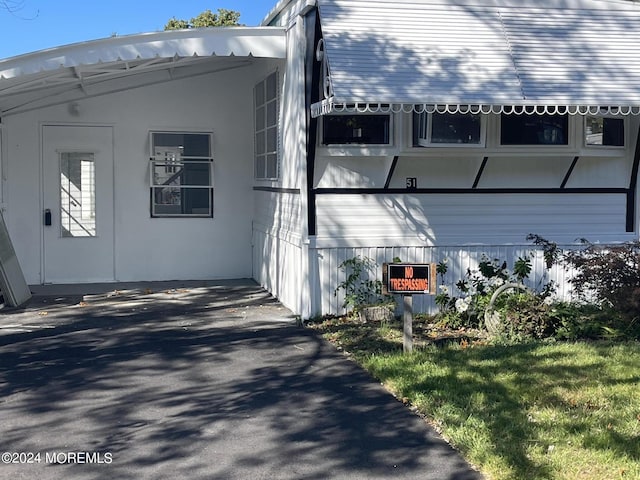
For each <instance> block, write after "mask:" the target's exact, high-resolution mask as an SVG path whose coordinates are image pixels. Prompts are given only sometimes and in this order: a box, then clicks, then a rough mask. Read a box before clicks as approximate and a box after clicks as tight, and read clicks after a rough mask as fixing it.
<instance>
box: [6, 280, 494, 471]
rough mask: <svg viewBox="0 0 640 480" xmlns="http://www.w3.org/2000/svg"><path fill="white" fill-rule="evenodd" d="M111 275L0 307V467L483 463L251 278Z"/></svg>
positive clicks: (309, 467) (447, 467) (399, 467)
mask: <svg viewBox="0 0 640 480" xmlns="http://www.w3.org/2000/svg"><path fill="white" fill-rule="evenodd" d="M116 288H117V290H113V289H114V285H110V286H108V287H106V288H104V287H103V288H98V287H96V288H95V289H94V291H93V292H92V295H89V296H83V295H82V293H83V292H81V291H75V292H71V293H72V294H69V292H63V291H58V292H53V291H49V292H48V293H54V294H55V295H54V296H42V295H41V294H39V295H37V296H36V297H35V298H34V299H33V300H32V302H31V303H30V304H29V305H28V306H27V307H26V308H24V309H20V310H13V311H10V310H7V309H3V310H0V454H2V452H23V453H25V455H22V456H18V455H15V454H14V455H11V456H10V457H7V456H6V455H5V454H2V462H3V463H0V478H3V479H4V478H7V479H8V478H11V479H36V478H37V479H39V480H47V479H56V480H57V479H66V480H75V479H83V480H84V479H87V480H94V479H120V480H128V479H132V480H133V479H136V480H140V479H172V480H176V479H193V480H198V479H203V480H204V479H270V480H271V479H318V480H320V479H322V480H327V479H391V478H392V479H425V480H430V479H433V480H436V479H437V480H472V479H473V480H477V479H480V478H481V477H480V475H479V474H477V473H476V472H474V471H472V470H471V469H470V468H469V466H468V465H466V464H465V463H464V462H463V460H462V459H461V458H460V457H459V455H458V454H456V453H455V452H454V451H453V450H452V449H451V448H450V447H449V446H448V445H447V444H446V443H445V442H444V441H442V440H441V439H440V438H439V437H438V436H437V435H436V434H435V433H434V432H432V431H431V430H430V429H429V428H428V427H427V425H426V424H425V423H424V421H423V420H421V419H420V418H418V417H416V416H415V415H413V414H412V413H410V412H409V410H408V409H406V408H405V407H404V406H403V405H402V404H401V403H399V402H398V401H396V400H395V399H394V398H393V397H392V396H391V395H389V394H388V393H387V392H386V391H385V390H384V389H383V388H382V387H381V386H380V385H379V384H377V383H376V382H375V381H373V380H372V379H371V378H370V377H368V375H367V374H365V373H364V372H363V371H362V370H360V369H359V368H358V367H357V366H356V365H355V364H354V363H353V362H351V361H349V360H348V359H347V358H345V357H344V356H343V355H341V354H339V353H337V352H336V351H335V350H334V349H333V347H332V346H330V345H328V344H327V343H325V342H324V341H322V340H321V339H319V338H318V337H317V336H315V335H314V334H313V332H310V331H309V330H305V329H303V328H301V327H299V326H297V325H296V322H295V319H294V318H293V317H292V316H291V313H290V312H289V311H288V310H286V309H285V308H283V307H282V306H281V305H280V304H279V303H278V302H277V301H275V300H274V299H273V298H272V297H270V296H269V295H268V294H267V293H265V292H264V291H263V290H261V289H260V288H259V287H257V286H256V285H255V284H254V283H252V282H250V281H233V282H216V283H204V282H189V283H182V284H149V285H128V286H123V285H118V286H117V287H116ZM109 289H110V290H109ZM39 293H41V292H39ZM7 460H9V461H10V462H13V461H15V462H17V463H6V462H7ZM25 462H31V463H25Z"/></svg>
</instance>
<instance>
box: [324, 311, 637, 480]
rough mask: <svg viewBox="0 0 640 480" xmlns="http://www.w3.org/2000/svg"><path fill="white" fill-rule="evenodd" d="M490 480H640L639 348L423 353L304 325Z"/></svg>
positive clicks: (340, 328) (365, 331) (339, 326)
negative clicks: (352, 361)
mask: <svg viewBox="0 0 640 480" xmlns="http://www.w3.org/2000/svg"><path fill="white" fill-rule="evenodd" d="M312 327H313V328H316V329H318V330H320V332H321V333H323V334H324V335H325V337H326V338H328V339H329V340H330V341H332V342H333V343H334V344H336V345H337V346H338V347H339V348H340V349H342V350H345V351H348V352H349V353H350V354H352V355H353V356H354V358H355V359H356V360H357V361H358V362H359V363H360V364H361V365H362V366H363V367H364V368H365V369H367V370H368V371H369V372H371V374H372V375H374V376H375V377H376V378H378V379H380V381H381V382H383V383H384V384H385V385H386V386H387V388H389V390H391V391H392V392H393V393H394V394H395V395H396V396H397V397H399V398H401V399H402V400H403V401H404V402H405V403H408V404H411V405H412V406H413V407H415V408H416V409H417V410H419V411H420V412H421V413H422V414H423V415H424V416H425V417H426V418H428V419H429V421H430V422H431V423H433V424H434V425H435V426H436V428H437V429H438V430H439V431H441V433H442V435H443V436H444V437H445V438H446V439H447V440H448V441H449V442H451V444H452V445H454V446H455V447H456V448H457V449H458V450H460V451H461V452H462V453H463V455H464V456H465V457H466V458H467V460H468V461H469V462H471V463H472V464H474V465H476V466H477V467H478V468H479V469H480V470H481V471H482V472H483V473H484V474H485V475H486V476H487V477H488V478H491V479H495V480H506V479H513V480H533V479H563V480H564V479H566V480H582V479H585V480H606V479H640V343H637V342H628V343H620V344H612V343H600V342H598V343H596V342H589V343H587V342H585V343H581V342H577V343H530V344H525V345H515V346H494V345H488V344H483V343H480V342H479V343H474V342H470V343H467V342H466V341H463V343H462V346H461V345H458V344H457V343H455V344H450V345H448V346H441V347H436V346H425V347H422V348H418V349H416V350H415V351H414V353H412V354H410V355H403V354H402V352H401V347H400V345H399V344H398V334H397V331H395V328H392V327H388V326H387V327H385V328H379V327H375V326H372V325H371V324H367V325H362V324H356V323H353V322H346V321H344V320H336V319H334V320H329V321H325V322H320V323H316V324H314V325H312Z"/></svg>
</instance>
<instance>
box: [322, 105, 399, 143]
mask: <svg viewBox="0 0 640 480" xmlns="http://www.w3.org/2000/svg"><path fill="white" fill-rule="evenodd" d="M329 116H331V117H340V116H342V117H345V116H346V117H354V116H358V117H363V116H369V117H372V116H375V117H386V118H387V119H388V121H389V122H388V129H389V132H388V137H389V141H388V142H387V143H355V142H353V143H325V142H324V133H325V126H324V122H325V119H326V117H329ZM318 128H319V135H318V146H319V147H320V148H326V149H331V148H336V147H338V148H353V149H363V148H364V149H369V148H389V147H392V146H393V145H394V143H395V140H394V135H395V133H394V132H395V130H394V128H395V127H394V115H393V114H392V113H376V112H353V111H346V112H332V113H330V114H327V115H322V116H321V117H320V121H319V122H318Z"/></svg>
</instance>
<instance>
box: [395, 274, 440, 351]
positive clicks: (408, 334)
mask: <svg viewBox="0 0 640 480" xmlns="http://www.w3.org/2000/svg"><path fill="white" fill-rule="evenodd" d="M382 284H383V285H384V293H385V294H399V295H402V307H403V314H402V318H403V325H402V350H403V351H404V352H405V353H408V352H411V351H413V295H414V294H429V295H435V293H436V265H435V264H429V263H385V264H384V266H383V271H382Z"/></svg>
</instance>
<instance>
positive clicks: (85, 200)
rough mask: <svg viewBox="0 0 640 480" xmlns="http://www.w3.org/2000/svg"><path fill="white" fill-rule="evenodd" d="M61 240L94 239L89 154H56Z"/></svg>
mask: <svg viewBox="0 0 640 480" xmlns="http://www.w3.org/2000/svg"><path fill="white" fill-rule="evenodd" d="M60 224H61V225H60V227H61V235H62V237H95V236H96V177H95V159H94V154H93V153H78V152H64V153H61V154H60Z"/></svg>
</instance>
